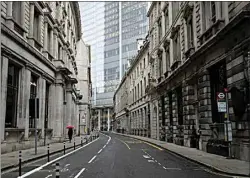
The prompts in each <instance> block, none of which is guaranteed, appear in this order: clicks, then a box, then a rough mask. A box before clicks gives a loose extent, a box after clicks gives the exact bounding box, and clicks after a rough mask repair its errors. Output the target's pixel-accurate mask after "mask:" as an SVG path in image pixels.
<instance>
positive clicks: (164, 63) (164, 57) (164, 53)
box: [162, 48, 167, 77]
mask: <svg viewBox="0 0 250 178" xmlns="http://www.w3.org/2000/svg"><path fill="white" fill-rule="evenodd" d="M166 60H167V58H166V51H165V48H162V65H163V71H162V72H163V74H164V73H165V72H167V61H166ZM163 77H164V76H163Z"/></svg>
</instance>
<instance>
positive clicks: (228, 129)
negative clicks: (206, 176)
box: [217, 88, 232, 158]
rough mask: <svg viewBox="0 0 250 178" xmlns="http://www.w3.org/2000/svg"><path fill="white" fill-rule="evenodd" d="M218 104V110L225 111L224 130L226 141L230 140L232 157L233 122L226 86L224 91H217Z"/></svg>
mask: <svg viewBox="0 0 250 178" xmlns="http://www.w3.org/2000/svg"><path fill="white" fill-rule="evenodd" d="M217 106H218V112H220V113H224V116H225V119H226V120H225V121H224V130H225V141H227V142H228V156H229V158H231V141H232V124H231V122H230V121H229V109H228V89H227V88H224V92H218V93H217Z"/></svg>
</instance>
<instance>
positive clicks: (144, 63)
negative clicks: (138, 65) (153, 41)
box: [143, 58, 146, 69]
mask: <svg viewBox="0 0 250 178" xmlns="http://www.w3.org/2000/svg"><path fill="white" fill-rule="evenodd" d="M143 68H144V69H145V68H146V62H145V58H144V59H143Z"/></svg>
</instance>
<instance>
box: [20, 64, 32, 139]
mask: <svg viewBox="0 0 250 178" xmlns="http://www.w3.org/2000/svg"><path fill="white" fill-rule="evenodd" d="M19 74H20V77H19V79H20V80H19V81H21V82H20V87H19V88H20V90H19V91H18V106H17V112H18V114H17V115H18V117H17V127H18V128H22V129H25V132H24V139H25V140H27V139H28V138H29V99H30V78H31V71H30V70H29V67H28V66H27V67H26V68H22V69H21V71H20V72H19Z"/></svg>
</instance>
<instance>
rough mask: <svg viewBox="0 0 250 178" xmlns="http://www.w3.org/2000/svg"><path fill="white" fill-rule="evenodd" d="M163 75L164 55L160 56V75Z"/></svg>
mask: <svg viewBox="0 0 250 178" xmlns="http://www.w3.org/2000/svg"><path fill="white" fill-rule="evenodd" d="M162 75H163V65H162V55H160V56H159V77H161V76H162Z"/></svg>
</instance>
